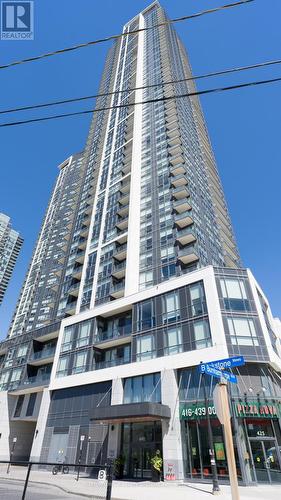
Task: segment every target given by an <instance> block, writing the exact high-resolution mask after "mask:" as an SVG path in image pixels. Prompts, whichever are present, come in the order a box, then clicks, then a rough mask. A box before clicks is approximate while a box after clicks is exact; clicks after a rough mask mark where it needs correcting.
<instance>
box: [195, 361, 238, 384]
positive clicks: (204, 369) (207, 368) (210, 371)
mask: <svg viewBox="0 0 281 500" xmlns="http://www.w3.org/2000/svg"><path fill="white" fill-rule="evenodd" d="M200 371H201V373H206V374H207V375H211V376H213V377H216V378H219V379H224V380H227V382H232V383H233V384H237V378H236V376H235V375H233V374H232V373H229V372H226V371H224V370H223V371H222V370H218V369H217V368H215V367H214V366H211V365H210V364H209V363H201V365H200Z"/></svg>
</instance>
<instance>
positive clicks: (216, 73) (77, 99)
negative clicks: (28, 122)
mask: <svg viewBox="0 0 281 500" xmlns="http://www.w3.org/2000/svg"><path fill="white" fill-rule="evenodd" d="M277 64H281V59H276V60H274V61H265V62H262V63H256V64H251V65H249V66H240V67H239V66H238V67H237V68H230V69H225V70H222V71H213V72H211V73H205V74H203V75H196V76H191V77H189V78H182V79H180V80H170V81H168V82H162V83H154V84H151V85H144V86H142V87H133V88H130V89H125V90H115V91H113V92H104V93H100V94H93V95H88V96H82V97H74V98H72V99H63V100H60V101H51V102H46V103H41V104H33V105H30V106H20V107H18V108H10V109H4V110H3V111H0V115H4V114H8V113H16V112H19V111H27V110H31V109H39V108H47V107H50V106H58V105H60V104H69V103H72V102H80V101H85V100H88V99H96V98H99V97H107V96H110V95H115V94H123V93H128V94H129V93H131V92H134V91H136V90H146V89H150V88H154V87H163V86H164V85H174V84H177V83H184V82H188V81H192V80H200V79H203V78H210V77H214V76H221V75H227V74H230V73H238V72H240V71H246V70H250V69H257V68H263V67H266V66H272V65H277Z"/></svg>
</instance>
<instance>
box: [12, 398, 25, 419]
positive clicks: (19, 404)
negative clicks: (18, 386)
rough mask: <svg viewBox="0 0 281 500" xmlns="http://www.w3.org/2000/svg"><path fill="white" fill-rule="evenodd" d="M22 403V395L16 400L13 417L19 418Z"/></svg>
mask: <svg viewBox="0 0 281 500" xmlns="http://www.w3.org/2000/svg"><path fill="white" fill-rule="evenodd" d="M23 401H24V395H22V396H19V397H18V400H17V404H16V408H15V413H14V417H20V414H21V410H22V405H23Z"/></svg>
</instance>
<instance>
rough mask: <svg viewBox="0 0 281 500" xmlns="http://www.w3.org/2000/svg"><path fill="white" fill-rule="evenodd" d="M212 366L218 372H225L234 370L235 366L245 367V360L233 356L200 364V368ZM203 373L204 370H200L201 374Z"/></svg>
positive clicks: (241, 357)
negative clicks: (230, 369)
mask: <svg viewBox="0 0 281 500" xmlns="http://www.w3.org/2000/svg"><path fill="white" fill-rule="evenodd" d="M206 365H208V366H213V367H214V368H217V369H218V370H225V369H229V368H234V367H235V366H242V365H245V359H244V357H243V356H234V357H232V358H226V359H218V360H216V361H208V363H201V365H200V366H206ZM203 372H204V368H202V369H201V373H203Z"/></svg>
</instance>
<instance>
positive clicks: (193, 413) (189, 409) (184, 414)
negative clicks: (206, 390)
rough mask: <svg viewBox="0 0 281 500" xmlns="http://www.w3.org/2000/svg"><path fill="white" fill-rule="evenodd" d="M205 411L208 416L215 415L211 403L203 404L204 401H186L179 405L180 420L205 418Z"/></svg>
mask: <svg viewBox="0 0 281 500" xmlns="http://www.w3.org/2000/svg"><path fill="white" fill-rule="evenodd" d="M207 412H208V414H209V415H210V417H215V416H216V409H215V407H214V405H213V404H210V405H208V406H207V407H206V406H205V404H204V403H190V404H188V403H186V404H181V405H180V420H195V419H197V418H206V416H207Z"/></svg>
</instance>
